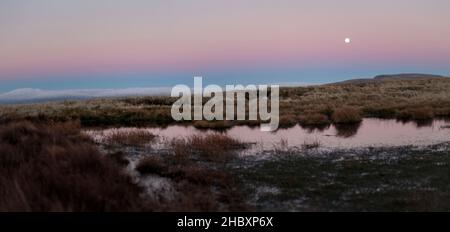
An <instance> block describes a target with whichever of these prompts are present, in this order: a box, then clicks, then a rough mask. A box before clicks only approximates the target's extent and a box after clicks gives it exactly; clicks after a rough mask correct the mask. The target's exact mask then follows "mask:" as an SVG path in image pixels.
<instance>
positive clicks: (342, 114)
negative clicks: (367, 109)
mask: <svg viewBox="0 0 450 232" xmlns="http://www.w3.org/2000/svg"><path fill="white" fill-rule="evenodd" d="M331 118H332V119H333V122H334V123H339V124H349V123H358V122H361V121H362V116H361V113H360V110H359V109H358V108H356V107H352V106H343V107H340V108H337V109H336V110H334V112H333V114H332V116H331Z"/></svg>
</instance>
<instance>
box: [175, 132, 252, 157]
mask: <svg viewBox="0 0 450 232" xmlns="http://www.w3.org/2000/svg"><path fill="white" fill-rule="evenodd" d="M170 147H171V149H172V153H173V154H174V156H175V157H176V158H177V159H181V160H182V159H184V158H183V157H191V156H192V155H198V156H200V158H202V159H203V160H207V161H218V162H219V161H220V162H223V161H227V160H230V159H232V158H233V156H234V154H235V151H236V150H237V149H242V148H245V144H243V143H242V142H240V141H239V140H236V139H234V138H231V137H229V136H227V135H224V134H219V133H207V134H196V135H191V136H189V137H186V138H178V139H173V140H172V141H171V142H170Z"/></svg>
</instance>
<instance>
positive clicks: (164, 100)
mask: <svg viewBox="0 0 450 232" xmlns="http://www.w3.org/2000/svg"><path fill="white" fill-rule="evenodd" d="M175 100H176V99H175V98H169V97H130V98H117V99H93V100H84V101H63V102H54V103H44V104H25V105H4V106H0V122H2V123H5V122H11V121H17V120H24V119H25V120H30V121H43V122H47V121H70V120H79V121H80V122H81V124H82V125H83V126H118V125H123V126H151V125H168V124H171V123H175V122H174V121H173V120H172V118H171V116H170V108H171V105H172V103H173V102H174V101H175ZM280 100H281V102H280V121H281V124H282V126H291V125H295V124H297V123H300V124H302V125H313V126H315V125H324V124H328V123H333V122H334V123H351V122H357V121H358V119H360V118H361V117H379V118H397V119H401V120H427V119H432V118H435V117H446V116H450V78H425V79H420V78H413V79H408V80H405V79H404V78H379V79H378V80H377V81H370V82H355V83H336V84H327V85H320V86H309V87H286V88H282V89H281V90H280ZM184 123H194V125H196V126H198V127H206V128H209V127H221V128H222V127H229V126H232V124H231V123H233V124H236V123H240V124H253V125H255V124H257V123H258V122H255V121H244V122H242V121H240V122H239V121H235V122H184Z"/></svg>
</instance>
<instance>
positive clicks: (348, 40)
mask: <svg viewBox="0 0 450 232" xmlns="http://www.w3.org/2000/svg"><path fill="white" fill-rule="evenodd" d="M344 42H345V43H346V44H349V43H350V42H352V41H351V39H350V38H345V39H344Z"/></svg>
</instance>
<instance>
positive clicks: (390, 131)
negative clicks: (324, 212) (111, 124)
mask: <svg viewBox="0 0 450 232" xmlns="http://www.w3.org/2000/svg"><path fill="white" fill-rule="evenodd" d="M448 127H450V121H446V120H434V121H427V122H413V121H410V122H400V121H397V120H381V119H373V118H368V119H364V120H363V121H362V122H361V123H360V124H354V125H330V126H326V127H323V128H317V127H316V128H303V127H301V126H299V125H296V126H294V127H291V128H287V129H279V130H277V131H275V132H262V131H260V130H259V128H258V127H248V126H235V127H232V128H230V129H228V130H225V131H223V132H221V133H224V134H226V135H229V136H231V137H232V138H236V139H239V140H240V141H243V142H246V143H252V144H258V146H263V148H264V149H272V148H273V147H274V145H276V144H277V143H279V142H280V141H282V140H284V141H285V142H287V145H288V146H290V147H301V146H302V145H304V144H305V143H314V142H319V143H320V145H321V146H320V147H322V148H355V147H368V146H373V147H385V146H404V145H430V144H436V143H441V142H446V141H449V138H450V129H449V128H448ZM126 130H146V131H149V132H151V133H153V134H155V135H158V136H160V137H161V138H165V139H172V138H176V137H183V136H190V135H193V134H198V133H217V131H213V130H200V129H196V128H195V127H193V126H179V125H174V126H168V127H165V128H139V129H138V128H111V129H106V130H101V131H89V133H90V134H91V135H93V136H94V137H95V138H96V139H97V140H98V139H101V137H102V136H105V135H108V134H110V133H114V132H117V131H126Z"/></svg>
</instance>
